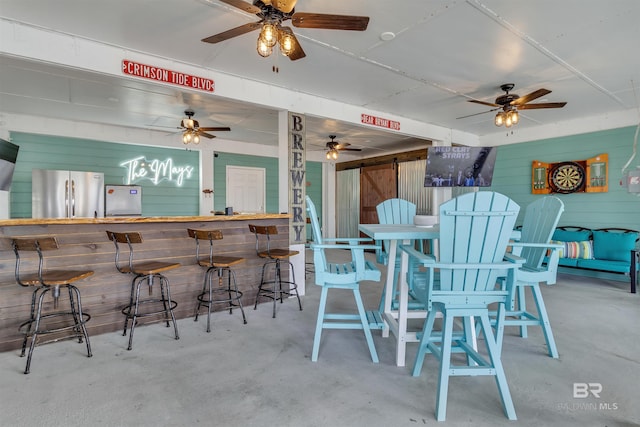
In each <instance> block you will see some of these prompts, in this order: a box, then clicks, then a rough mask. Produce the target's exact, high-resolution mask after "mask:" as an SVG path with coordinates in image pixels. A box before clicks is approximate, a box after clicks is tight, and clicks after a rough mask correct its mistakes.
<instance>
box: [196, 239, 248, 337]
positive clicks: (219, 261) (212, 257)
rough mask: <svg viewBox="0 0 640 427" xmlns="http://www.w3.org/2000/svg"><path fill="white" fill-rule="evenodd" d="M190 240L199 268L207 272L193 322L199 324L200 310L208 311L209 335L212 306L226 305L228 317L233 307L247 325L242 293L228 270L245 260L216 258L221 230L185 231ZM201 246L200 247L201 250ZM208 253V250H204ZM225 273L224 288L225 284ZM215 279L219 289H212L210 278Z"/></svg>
mask: <svg viewBox="0 0 640 427" xmlns="http://www.w3.org/2000/svg"><path fill="white" fill-rule="evenodd" d="M187 232H188V234H189V237H191V238H193V239H195V241H196V262H197V264H198V265H199V266H201V267H204V268H206V269H207V272H206V273H205V275H204V283H203V284H202V292H201V293H200V294H199V295H198V297H197V300H198V306H197V307H196V312H195V317H194V319H193V320H194V321H195V322H197V321H198V315H199V313H200V307H202V306H203V305H204V306H206V307H207V332H211V310H212V307H213V306H214V304H226V305H227V307H228V309H229V314H233V309H234V307H238V308H240V311H241V312H242V321H243V323H244V324H245V325H246V324H247V318H246V316H245V314H244V308H243V307H242V292H240V291H239V290H238V283H237V281H236V273H235V272H234V271H233V269H232V268H231V267H233V266H234V265H238V264H241V263H243V262H245V259H244V258H241V257H233V256H227V255H217V253H216V252H217V251H216V250H214V246H216V245H218V244H220V243H215V244H214V242H221V241H222V240H223V235H222V231H221V230H196V229H192V228H189V229H188V230H187ZM201 245H202V246H201ZM207 249H208V250H207ZM225 272H226V275H227V284H226V286H225V284H224V281H225V280H224V276H225ZM214 276H216V277H217V278H218V280H217V283H218V286H217V287H215V286H214V285H213V283H212V282H213V277H214Z"/></svg>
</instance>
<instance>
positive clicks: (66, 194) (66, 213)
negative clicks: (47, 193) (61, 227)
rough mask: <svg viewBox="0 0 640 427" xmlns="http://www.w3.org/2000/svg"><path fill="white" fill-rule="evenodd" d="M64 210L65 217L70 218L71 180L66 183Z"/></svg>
mask: <svg viewBox="0 0 640 427" xmlns="http://www.w3.org/2000/svg"><path fill="white" fill-rule="evenodd" d="M64 209H65V210H66V212H65V216H66V217H69V180H68V179H67V180H66V181H65V182H64Z"/></svg>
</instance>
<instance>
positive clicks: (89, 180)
mask: <svg viewBox="0 0 640 427" xmlns="http://www.w3.org/2000/svg"><path fill="white" fill-rule="evenodd" d="M31 179H32V181H31V182H32V183H31V216H32V217H33V218H103V217H104V174H103V173H102V172H80V171H66V170H45V169H33V170H32V172H31Z"/></svg>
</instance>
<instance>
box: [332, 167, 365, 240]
mask: <svg viewBox="0 0 640 427" xmlns="http://www.w3.org/2000/svg"><path fill="white" fill-rule="evenodd" d="M359 223H360V169H349V170H344V171H339V172H337V173H336V236H339V237H358V235H359V234H360V233H359V232H358V224H359Z"/></svg>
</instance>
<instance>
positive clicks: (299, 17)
mask: <svg viewBox="0 0 640 427" xmlns="http://www.w3.org/2000/svg"><path fill="white" fill-rule="evenodd" d="M291 22H292V23H293V26H294V27H298V28H322V29H325V30H351V31H364V30H366V29H367V25H369V17H368V16H352V15H327V14H323V13H304V12H300V13H294V14H293V16H292V17H291Z"/></svg>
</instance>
